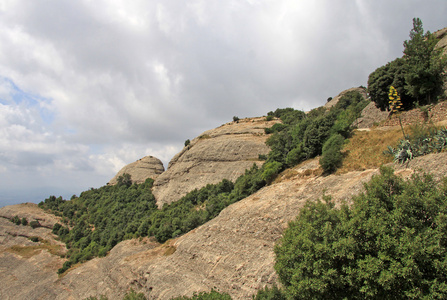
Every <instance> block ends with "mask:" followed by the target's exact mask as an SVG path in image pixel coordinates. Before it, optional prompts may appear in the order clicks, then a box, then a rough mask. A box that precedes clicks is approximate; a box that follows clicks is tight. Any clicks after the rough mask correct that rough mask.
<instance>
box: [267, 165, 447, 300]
mask: <svg viewBox="0 0 447 300" xmlns="http://www.w3.org/2000/svg"><path fill="white" fill-rule="evenodd" d="M365 190H366V191H365V192H364V193H362V194H360V195H358V196H356V197H354V198H353V199H352V205H351V206H350V207H349V206H348V205H346V204H343V205H342V206H341V207H340V208H339V209H336V208H335V205H334V203H332V202H331V201H330V199H329V198H328V197H324V201H316V202H308V203H307V204H306V206H305V207H304V208H303V209H302V210H301V211H300V213H299V215H298V217H297V218H296V220H295V221H293V222H291V223H290V224H289V227H288V229H287V230H286V231H285V232H284V234H283V238H282V239H281V241H280V242H279V243H278V245H277V246H276V247H275V253H276V264H275V269H276V271H277V273H278V275H279V278H280V280H281V283H282V285H283V286H284V292H285V293H286V295H287V297H288V299H445V298H446V297H447V278H446V276H445V274H447V263H446V259H445V258H446V256H447V242H446V241H447V230H446V228H447V217H446V212H447V198H446V195H447V179H446V178H444V180H443V183H442V184H441V185H439V186H438V183H437V182H435V181H434V180H433V179H432V178H431V177H430V176H429V175H422V176H416V175H415V176H413V177H412V179H411V180H408V181H403V180H402V179H400V178H398V177H397V176H396V175H394V174H393V170H392V169H390V168H381V174H380V175H377V176H374V177H373V178H372V179H371V181H370V182H369V183H368V184H366V185H365Z"/></svg>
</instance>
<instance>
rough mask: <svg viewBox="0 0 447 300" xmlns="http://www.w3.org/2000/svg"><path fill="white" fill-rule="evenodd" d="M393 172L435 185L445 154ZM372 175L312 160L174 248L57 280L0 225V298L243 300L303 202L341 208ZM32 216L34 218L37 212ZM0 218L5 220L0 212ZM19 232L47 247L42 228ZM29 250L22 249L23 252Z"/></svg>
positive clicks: (145, 247)
mask: <svg viewBox="0 0 447 300" xmlns="http://www.w3.org/2000/svg"><path fill="white" fill-rule="evenodd" d="M395 168H396V172H397V173H398V174H401V175H402V176H410V175H411V174H412V173H414V172H420V171H430V172H431V173H432V174H433V175H434V176H435V177H437V178H439V177H441V176H444V175H445V174H446V173H447V153H441V154H432V155H429V156H425V157H421V158H417V159H415V160H413V161H412V162H411V163H410V164H409V165H408V167H404V166H395ZM375 174H378V170H377V169H370V170H365V171H356V172H350V173H347V174H342V175H330V176H321V171H320V170H319V165H318V159H314V160H310V161H306V162H304V163H303V164H301V165H298V166H296V167H295V168H293V169H291V170H288V172H287V173H285V174H283V175H282V177H281V178H280V179H279V180H277V181H276V182H275V183H274V184H272V185H270V186H267V187H265V188H263V189H261V190H260V191H258V192H257V193H255V194H253V195H251V196H250V197H248V198H246V199H244V200H242V201H240V202H237V203H235V204H233V205H231V206H230V207H228V208H227V209H225V210H224V211H222V212H221V214H220V215H219V216H218V217H217V218H215V219H214V220H212V221H210V222H208V223H206V224H204V225H203V226H201V227H199V228H197V229H196V230H193V231H192V232H190V233H188V234H186V235H184V236H181V237H179V238H177V239H176V240H171V241H168V242H167V243H165V244H163V245H159V244H157V243H155V242H153V241H151V240H149V239H147V238H145V239H140V240H129V241H124V242H121V243H120V244H118V245H117V246H116V247H115V248H114V249H113V250H112V251H111V252H110V254H109V255H107V256H106V257H104V258H96V259H93V260H91V261H89V262H87V263H84V264H82V265H80V266H78V267H76V268H74V269H73V270H71V271H69V272H68V273H67V274H65V275H64V276H62V277H58V276H57V275H56V270H57V268H58V267H60V265H61V263H62V262H63V259H61V258H60V257H58V256H57V255H55V254H51V253H50V252H49V250H47V249H44V248H37V249H35V250H34V251H35V252H33V253H32V254H30V255H26V254H24V253H23V252H14V249H13V248H12V247H13V246H12V245H15V243H17V242H18V239H23V237H21V236H20V234H18V233H19V232H20V230H24V229H25V227H24V226H22V225H19V226H17V225H14V224H13V223H11V222H9V221H6V220H5V218H1V220H2V222H3V223H2V225H3V226H2V227H4V226H5V225H7V227H8V228H9V229H8V230H6V231H3V232H2V239H3V241H4V240H9V241H10V242H8V243H6V244H3V243H2V248H1V251H0V261H1V262H2V265H1V268H0V270H1V273H0V278H2V282H3V283H5V282H6V283H7V285H4V284H2V288H1V289H0V296H1V298H2V299H42V298H48V297H50V298H54V299H85V298H87V297H89V296H98V295H106V296H107V297H109V299H122V297H123V296H124V293H125V292H126V291H127V290H129V289H130V288H133V289H134V290H136V291H141V292H144V293H145V295H146V296H147V297H148V299H170V298H171V297H173V296H179V295H191V294H192V293H193V292H195V291H208V290H210V289H216V290H220V291H223V292H227V293H229V294H230V295H231V296H232V297H233V298H234V299H247V298H249V297H250V296H251V295H252V294H254V293H256V290H257V289H259V288H262V287H264V286H265V285H268V284H273V283H275V282H276V280H277V276H276V273H275V271H274V269H273V265H274V252H273V247H274V245H275V243H276V242H277V240H278V239H279V238H280V236H281V233H282V231H283V230H284V228H285V227H286V226H287V223H288V222H289V221H290V220H292V219H294V217H295V216H296V215H297V213H298V211H299V209H300V208H301V207H302V206H303V205H304V203H305V202H306V201H307V200H315V199H318V198H321V197H322V195H323V193H324V194H326V195H331V196H332V198H333V200H334V201H337V202H339V201H341V200H347V201H349V199H350V197H351V196H352V195H354V194H357V193H359V192H360V191H362V189H363V183H364V182H366V181H368V180H369V179H370V178H371V177H372V176H373V175H375ZM19 211H20V208H19V207H17V212H19ZM14 213H15V212H14V211H12V214H14ZM36 213H41V212H39V211H38V208H36ZM0 215H2V216H5V213H4V208H3V209H0ZM9 216H11V214H10V215H9ZM27 227H29V226H27ZM5 228H6V227H5ZM37 230H38V231H37ZM25 231H27V232H32V234H33V235H40V236H42V237H43V238H44V239H45V240H47V241H53V240H54V237H53V238H51V237H49V236H51V233H49V229H46V228H37V229H27V230H25ZM16 234H17V235H16ZM26 235H29V233H26ZM13 240H15V241H13ZM30 243H31V242H28V241H27V240H26V239H25V241H22V245H24V246H27V245H30ZM11 270H14V271H13V272H11ZM30 270H31V271H30ZM33 280H34V282H33ZM25 283H26V284H25ZM6 287H7V288H6ZM18 295H19V297H17V296H18Z"/></svg>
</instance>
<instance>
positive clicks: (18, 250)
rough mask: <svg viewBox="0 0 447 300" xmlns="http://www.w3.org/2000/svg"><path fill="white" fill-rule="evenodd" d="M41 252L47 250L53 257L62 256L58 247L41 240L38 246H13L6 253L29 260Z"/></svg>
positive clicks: (60, 248) (60, 247)
mask: <svg viewBox="0 0 447 300" xmlns="http://www.w3.org/2000/svg"><path fill="white" fill-rule="evenodd" d="M42 250H47V251H48V252H50V253H51V254H53V255H58V256H62V255H63V249H62V246H60V245H54V244H50V243H49V242H48V241H46V240H43V241H42V242H41V243H39V244H38V245H32V246H20V245H14V246H12V247H10V248H8V249H7V251H9V252H11V253H14V254H18V255H20V256H22V257H23V258H30V257H32V256H34V255H36V254H38V253H40V252H41V251H42Z"/></svg>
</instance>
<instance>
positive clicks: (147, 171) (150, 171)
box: [108, 156, 165, 184]
mask: <svg viewBox="0 0 447 300" xmlns="http://www.w3.org/2000/svg"><path fill="white" fill-rule="evenodd" d="M164 171H165V168H164V166H163V163H162V162H161V160H159V159H158V158H156V157H153V156H145V157H143V158H141V159H139V160H137V161H136V162H133V163H130V164H128V165H126V166H124V167H123V168H122V169H121V170H119V172H118V173H116V175H115V176H114V177H113V178H112V179H111V180H110V181H109V183H108V184H116V183H117V182H118V177H120V176H122V175H123V174H124V173H127V174H129V175H130V176H131V178H132V181H133V182H135V183H143V182H144V181H145V180H146V179H147V178H152V179H155V178H157V177H158V175H160V174H161V173H163V172H164Z"/></svg>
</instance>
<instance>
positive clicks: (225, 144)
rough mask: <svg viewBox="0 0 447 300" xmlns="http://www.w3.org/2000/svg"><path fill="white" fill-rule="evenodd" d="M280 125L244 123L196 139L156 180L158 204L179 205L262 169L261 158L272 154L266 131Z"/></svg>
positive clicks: (263, 121)
mask: <svg viewBox="0 0 447 300" xmlns="http://www.w3.org/2000/svg"><path fill="white" fill-rule="evenodd" d="M277 122H279V121H278V120H272V121H266V118H265V117H261V118H247V119H242V120H239V121H238V122H231V123H227V124H224V125H222V126H220V127H218V128H216V129H212V130H208V131H205V132H204V133H202V134H201V135H200V136H199V137H197V138H195V139H193V140H192V141H191V143H190V144H189V145H188V146H186V147H185V148H184V149H183V150H182V151H181V152H180V153H178V154H177V155H176V156H174V158H173V159H172V160H171V161H170V163H169V166H168V169H167V171H165V172H164V173H163V174H161V175H160V176H159V177H158V178H157V179H156V180H155V182H154V188H153V193H154V196H155V198H156V199H157V204H158V205H159V206H162V205H163V204H164V203H171V202H174V201H177V200H179V199H180V198H181V197H183V196H184V195H186V194H187V193H188V192H190V191H192V190H194V189H199V188H201V187H203V186H205V185H207V184H213V183H218V182H220V181H222V179H228V180H231V181H235V180H236V179H237V178H238V177H239V176H240V175H242V174H243V173H244V172H245V170H246V169H249V168H251V167H252V166H253V164H254V163H256V164H258V165H262V164H263V161H262V160H259V155H260V154H261V155H266V154H268V152H269V148H268V146H267V145H266V144H265V141H266V139H267V137H268V135H266V134H265V132H264V129H265V128H268V127H271V126H273V125H274V124H275V123H277Z"/></svg>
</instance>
